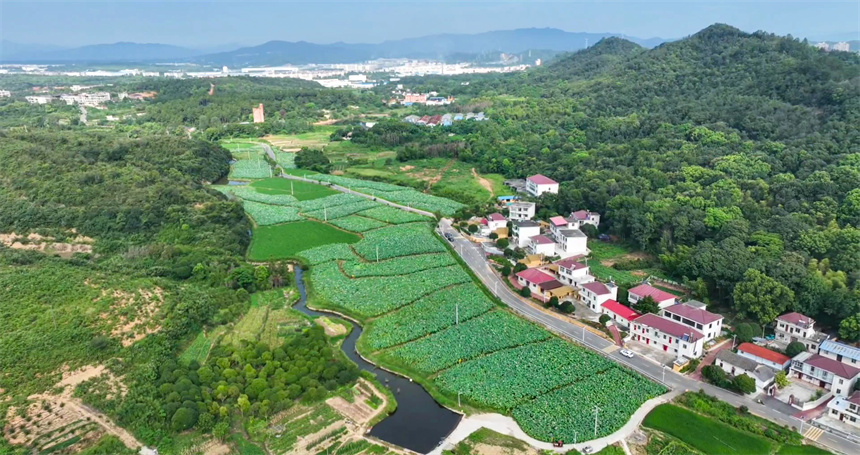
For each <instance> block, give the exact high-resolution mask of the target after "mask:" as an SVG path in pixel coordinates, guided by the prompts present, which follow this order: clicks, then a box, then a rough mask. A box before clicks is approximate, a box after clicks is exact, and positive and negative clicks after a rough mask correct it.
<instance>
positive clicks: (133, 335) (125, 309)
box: [95, 287, 164, 347]
mask: <svg viewBox="0 0 860 455" xmlns="http://www.w3.org/2000/svg"><path fill="white" fill-rule="evenodd" d="M103 298H110V299H111V300H112V302H111V305H110V308H109V309H108V311H107V312H106V313H102V314H101V317H102V318H103V319H108V320H115V321H116V324H114V326H113V329H112V330H111V332H110V334H111V336H113V337H115V338H119V339H120V342H121V343H122V345H123V346H124V347H128V346H131V345H132V344H134V343H136V342H138V341H140V340H142V339H144V338H146V336H147V335H149V334H151V333H155V332H158V331H159V330H161V325H160V324H158V323H157V322H156V321H158V317H157V316H158V314H159V313H160V310H161V307H162V306H163V305H164V291H163V290H162V289H161V288H159V287H156V288H153V289H152V290H147V289H138V290H137V292H136V293H131V292H127V291H122V290H119V289H115V290H114V291H113V292H109V291H108V290H106V289H102V295H101V297H98V298H96V299H95V302H98V301H100V300H102V299H103Z"/></svg>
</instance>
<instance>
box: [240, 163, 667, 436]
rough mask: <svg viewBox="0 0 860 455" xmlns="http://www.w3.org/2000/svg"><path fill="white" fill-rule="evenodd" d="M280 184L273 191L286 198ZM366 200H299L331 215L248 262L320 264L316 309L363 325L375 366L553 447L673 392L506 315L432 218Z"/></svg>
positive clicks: (381, 186)
mask: <svg viewBox="0 0 860 455" xmlns="http://www.w3.org/2000/svg"><path fill="white" fill-rule="evenodd" d="M320 177H321V179H324V180H327V181H333V182H336V183H339V184H349V185H352V184H356V185H360V187H361V188H362V189H363V190H369V191H374V192H379V194H381V195H385V197H390V196H392V195H394V197H392V199H394V198H397V197H400V198H401V199H403V198H409V197H416V198H422V197H425V196H427V195H424V194H422V193H418V192H416V191H412V190H404V189H403V188H402V187H398V186H394V185H390V184H386V183H380V182H364V181H355V180H352V179H346V180H344V179H343V178H342V177H339V176H330V175H329V176H320ZM279 185H281V182H277V183H274V182H273V184H272V185H264V187H268V188H267V189H268V190H269V192H271V193H272V194H271V195H270V196H278V195H279V191H282V187H279ZM255 189H256V188H255ZM398 193H411V194H408V195H403V194H398ZM281 195H283V194H281ZM416 195H417V196H416ZM430 198H432V199H430V200H432V201H435V200H436V199H439V198H433V197H432V196H431V197H430ZM287 202H289V201H287ZM368 202H370V201H367V200H366V199H363V198H358V197H356V196H350V195H346V194H335V195H329V196H325V197H321V198H317V199H307V200H304V201H297V202H295V203H292V204H294V205H293V206H295V207H298V208H299V209H300V211H301V215H303V216H304V215H307V216H315V215H317V214H318V213H317V212H319V211H320V210H323V209H324V210H326V212H327V213H329V214H330V215H331V217H330V218H329V220H328V221H327V222H317V221H299V222H293V223H286V224H276V225H273V226H259V227H257V228H256V229H255V231H254V238H253V240H252V243H251V246H250V248H249V252H248V257H249V259H251V260H265V259H267V258H289V257H302V258H304V260H305V262H306V263H308V264H310V265H311V267H310V270H309V272H308V274H307V275H306V277H307V279H308V281H309V284H311V285H312V286H311V287H310V290H311V298H310V306H312V307H317V308H330V309H333V310H337V311H339V312H342V313H344V314H346V315H348V316H351V317H354V318H356V319H357V320H358V321H359V322H360V323H361V324H362V325H363V326H364V328H365V330H364V332H363V335H362V337H361V338H360V339H359V340H358V349H359V351H361V352H362V353H363V354H364V355H365V356H366V357H368V358H370V359H372V360H373V361H375V362H378V363H380V364H382V365H385V366H386V367H388V368H391V369H393V370H395V371H400V372H402V373H405V374H407V375H409V376H410V377H411V378H413V379H415V380H416V381H417V382H419V383H420V384H422V385H423V386H424V387H425V388H427V389H428V390H429V391H430V393H431V394H433V396H434V397H435V398H436V399H437V400H439V401H440V402H442V403H445V404H446V405H448V406H455V403H456V392H460V393H461V394H462V401H463V405H464V406H465V409H466V410H467V411H481V410H483V411H496V412H503V413H507V414H510V415H512V416H513V417H514V418H515V419H516V420H517V421H518V422H519V423H520V425H521V426H522V427H523V428H524V429H525V430H526V431H527V432H528V433H529V434H531V435H533V436H535V437H537V438H540V439H543V440H548V439H549V438H550V436H551V435H549V434H548V433H547V431H549V430H547V426H548V425H549V424H552V423H554V424H556V425H557V426H559V427H565V428H564V429H563V430H559V431H564V432H565V433H563V434H565V435H567V434H568V433H570V434H571V436H570V437H566V439H573V437H572V432H573V431H580V432H582V433H583V434H585V431H586V427H589V428H590V425H591V424H592V420H591V418H590V417H589V416H588V415H579V414H581V413H578V412H577V411H576V409H580V408H582V407H583V406H588V405H589V404H590V403H592V402H596V403H599V405H600V406H601V407H605V408H606V409H611V411H607V413H606V415H605V416H604V418H605V419H602V421H603V424H602V425H601V427H600V429H599V434H600V435H604V434H609V433H612V432H613V431H615V430H616V429H617V428H619V427H620V426H622V425H623V424H624V423H625V422H626V420H627V419H628V418H629V416H630V414H632V412H634V411H635V410H636V409H637V408H638V407H639V406H640V405H641V404H642V403H643V402H644V401H646V400H648V399H650V398H652V397H654V396H657V395H659V394H661V393H663V392H664V389H663V388H662V387H661V386H659V385H656V384H654V383H651V382H649V381H647V380H645V379H644V378H642V377H641V376H638V375H635V374H633V373H631V372H629V371H627V370H624V369H622V368H620V367H618V366H616V365H615V364H612V363H610V362H607V361H606V360H604V359H603V358H602V357H600V356H598V355H597V354H594V353H592V352H590V351H587V350H585V349H583V348H581V347H578V346H576V345H573V344H570V343H568V342H566V341H563V340H560V339H558V338H555V337H554V336H553V335H552V334H551V333H549V332H548V331H546V330H544V329H543V328H542V327H539V326H537V325H535V324H532V323H531V322H528V321H526V320H524V319H521V318H519V317H517V316H515V315H513V314H512V313H510V312H509V311H507V310H506V309H503V308H500V307H499V306H498V305H497V303H495V302H494V301H493V300H492V299H490V298H489V297H488V296H487V295H486V294H484V291H483V290H482V289H481V288H480V287H479V286H478V285H476V283H475V282H474V281H473V279H472V278H471V276H470V275H469V274H468V273H466V271H465V270H463V268H462V266H461V265H459V263H457V262H456V261H455V260H454V258H453V256H452V255H451V253H450V252H449V251H448V249H447V248H446V247H445V244H444V243H443V242H442V241H441V240H440V239H439V238H438V237H437V236H436V235H434V234H433V232H432V225H431V223H430V222H429V221H430V220H428V219H427V218H424V217H420V218H416V217H415V215H413V214H408V213H407V212H402V211H399V210H397V209H394V208H391V207H385V206H379V205H378V204H376V205H373V206H369V207H364V208H361V210H356V207H362V205H361V204H365V203H368ZM370 204H373V203H372V202H370ZM455 204H456V203H453V202H450V201H443V202H442V203H440V204H439V205H440V206H447V207H452V206H454V205H455ZM419 220H420V221H419ZM424 220H426V221H424ZM389 223H401V224H389ZM335 224H340V225H341V227H343V228H345V229H352V230H356V231H360V235H356V234H352V233H349V232H346V231H345V230H341V229H337V228H336V227H334V226H333V225H335ZM378 225H381V226H380V227H376V226H378ZM260 310H264V311H266V313H265V314H263V315H261V314H258V313H259V311H260ZM273 314H275V312H274V311H273V310H271V309H268V310H267V309H266V307H260V308H259V310H257V312H255V309H253V308H252V310H251V311H250V312H249V313H248V315H246V319H247V321H246V320H245V319H243V320H242V321H240V322H239V323H238V324H237V325H236V331H237V332H241V333H247V335H245V336H239V338H240V339H244V338H254V339H255V340H264V339H265V338H266V330H267V327H272V325H270V324H267V321H271V320H272V319H273V318H272V315H273ZM264 316H265V317H264ZM275 325H277V324H275ZM272 330H273V329H271V328H269V332H270V333H271V332H272ZM275 332H276V331H275ZM487 378H491V379H490V380H487ZM618 389H622V390H625V392H624V393H622V394H618V393H617V390H618ZM586 390H587V391H588V393H584V391H586ZM559 403H561V404H559Z"/></svg>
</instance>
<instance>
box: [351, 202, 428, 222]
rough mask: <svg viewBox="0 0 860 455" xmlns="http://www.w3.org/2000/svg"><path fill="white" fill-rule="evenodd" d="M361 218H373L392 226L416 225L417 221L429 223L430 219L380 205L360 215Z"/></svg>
mask: <svg viewBox="0 0 860 455" xmlns="http://www.w3.org/2000/svg"><path fill="white" fill-rule="evenodd" d="M358 214H359V215H361V216H365V217H368V218H373V219H376V220H379V221H384V222H386V223H391V224H403V223H414V222H416V221H429V219H428V218H427V217H426V216H424V215H419V214H417V213H413V212H407V211H405V210H400V209H396V208H394V207H389V206H387V205H380V206H379V207H376V208H373V209H369V210H365V211H363V212H359V213H358Z"/></svg>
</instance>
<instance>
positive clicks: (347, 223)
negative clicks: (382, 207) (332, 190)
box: [329, 215, 388, 232]
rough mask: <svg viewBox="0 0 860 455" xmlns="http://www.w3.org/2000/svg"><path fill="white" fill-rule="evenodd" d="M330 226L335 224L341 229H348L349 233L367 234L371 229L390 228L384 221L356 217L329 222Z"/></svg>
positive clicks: (346, 217)
mask: <svg viewBox="0 0 860 455" xmlns="http://www.w3.org/2000/svg"><path fill="white" fill-rule="evenodd" d="M329 224H333V225H335V226H337V227H339V228H341V229H346V230H347V231H351V232H365V231H369V230H371V229H378V228H381V227H385V226H388V224H387V223H383V222H382V221H379V220H374V219H373V218H365V217H363V216H355V215H350V216H345V217H343V218H338V219H335V220H331V221H329Z"/></svg>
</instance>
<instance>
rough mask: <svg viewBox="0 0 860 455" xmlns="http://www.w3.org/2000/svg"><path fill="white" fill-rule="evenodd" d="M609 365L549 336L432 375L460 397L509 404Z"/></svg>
mask: <svg viewBox="0 0 860 455" xmlns="http://www.w3.org/2000/svg"><path fill="white" fill-rule="evenodd" d="M614 365H615V364H614V363H612V362H610V361H609V360H606V359H604V358H603V357H601V356H599V355H597V354H595V353H593V352H590V351H587V350H585V349H583V348H580V347H579V346H574V345H572V344H570V343H567V342H565V341H562V340H560V339H558V338H552V339H550V340H549V341H544V342H541V343H534V344H528V345H525V346H519V347H516V348H513V349H506V350H504V351H498V352H495V353H493V354H490V355H487V356H484V357H481V358H478V359H475V360H473V361H471V362H466V363H462V364H459V365H455V366H454V367H452V368H451V369H449V370H446V371H444V372H442V373H441V374H440V375H439V376H438V377H437V378H436V379H435V381H436V384H437V385H438V386H439V388H440V389H442V390H443V391H445V392H449V393H455V394H456V393H457V392H461V393H462V394H463V398H465V399H467V400H469V401H471V402H474V403H475V404H478V405H480V406H489V407H493V408H496V409H505V410H510V409H512V408H513V407H514V406H516V405H518V404H520V403H522V402H523V401H525V400H526V399H529V398H533V397H535V396H537V395H540V394H542V393H545V392H548V391H550V390H553V389H556V388H558V387H560V386H563V385H566V384H570V383H573V382H576V381H579V380H581V379H583V378H585V377H587V376H592V375H595V374H597V373H600V372H602V371H606V370H608V369H610V368H614ZM512 371H516V372H517V374H511V372H512ZM474 378H483V380H482V381H475V379H474Z"/></svg>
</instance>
